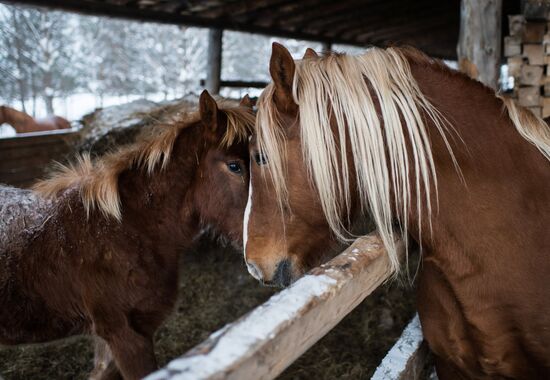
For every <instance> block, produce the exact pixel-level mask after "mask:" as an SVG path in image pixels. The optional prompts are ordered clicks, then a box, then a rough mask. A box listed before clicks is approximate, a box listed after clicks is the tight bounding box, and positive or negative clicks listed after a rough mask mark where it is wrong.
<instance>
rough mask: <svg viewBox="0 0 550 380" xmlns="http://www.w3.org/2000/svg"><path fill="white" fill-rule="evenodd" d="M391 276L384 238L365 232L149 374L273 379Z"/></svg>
mask: <svg viewBox="0 0 550 380" xmlns="http://www.w3.org/2000/svg"><path fill="white" fill-rule="evenodd" d="M389 276H390V264H389V260H388V257H387V255H386V251H385V249H384V246H383V244H382V241H381V240H380V238H379V237H378V236H377V235H375V234H371V235H368V236H366V237H363V238H360V239H358V240H357V241H355V242H354V243H353V244H352V245H351V246H350V247H349V248H348V249H346V250H345V251H344V252H342V253H341V254H340V255H338V256H337V257H335V258H334V259H332V260H331V261H329V262H328V263H326V264H323V265H321V266H320V267H318V268H315V269H314V270H312V271H311V272H310V273H308V274H307V275H305V276H304V277H302V278H301V279H299V280H298V281H296V282H295V283H294V284H292V285H291V286H290V287H289V288H287V289H284V290H282V291H281V292H279V293H277V294H276V295H274V296H272V297H271V298H270V299H269V300H268V301H267V302H266V303H264V304H263V305H261V306H259V307H257V308H255V309H254V310H252V311H251V312H250V313H248V314H247V315H245V316H244V317H242V318H240V319H239V320H237V321H235V322H233V323H231V324H229V325H226V326H225V327H224V328H222V329H221V330H219V331H217V332H215V333H213V334H212V335H211V336H210V337H209V338H208V339H207V340H206V341H204V342H203V343H201V344H200V345H198V346H197V347H195V348H194V349H192V350H191V351H189V352H188V353H186V354H185V355H183V356H182V357H180V358H177V359H175V360H173V361H171V362H170V363H169V364H168V365H167V366H166V367H164V368H162V369H161V370H159V371H157V372H155V373H153V374H151V375H150V376H148V377H147V380H160V379H176V378H177V379H178V380H184V379H190V380H197V379H239V380H240V379H273V378H275V377H276V376H277V375H278V374H280V373H281V372H282V371H283V370H284V369H285V368H286V367H288V366H289V365H290V364H292V362H293V361H294V360H296V359H297V358H298V357H299V356H300V355H302V354H303V353H304V352H305V351H306V350H307V349H308V348H309V347H311V346H312V345H313V344H314V343H315V342H317V341H318V340H319V339H321V338H322V337H323V336H324V335H325V334H326V333H327V332H328V331H330V330H331V329H332V328H333V327H334V326H335V325H336V324H338V322H340V321H341V320H342V318H344V317H345V316H346V315H347V314H348V313H349V312H350V311H351V310H353V308H355V306H357V305H358V304H359V303H360V302H361V301H362V300H363V299H365V297H367V296H368V295H369V294H371V293H372V291H374V290H375V289H376V288H377V287H378V286H379V285H380V284H381V283H383V282H384V281H385V280H386V279H387V278H388V277H389ZM413 335H414V334H413ZM413 346H414V345H413ZM415 347H416V346H415ZM418 347H419V345H418ZM413 351H414V347H413ZM405 367H406V364H405V365H403V368H405ZM397 378H399V377H396V379H397Z"/></svg>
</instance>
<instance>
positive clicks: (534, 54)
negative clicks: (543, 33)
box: [523, 44, 544, 65]
mask: <svg viewBox="0 0 550 380" xmlns="http://www.w3.org/2000/svg"><path fill="white" fill-rule="evenodd" d="M523 56H524V57H527V62H529V64H530V65H543V64H544V47H543V46H542V45H541V44H524V45H523Z"/></svg>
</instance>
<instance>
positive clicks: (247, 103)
mask: <svg viewBox="0 0 550 380" xmlns="http://www.w3.org/2000/svg"><path fill="white" fill-rule="evenodd" d="M239 106H241V107H246V108H250V109H252V108H253V107H254V102H253V101H252V99H250V96H248V94H246V95H245V96H243V98H242V99H241V101H240V103H239Z"/></svg>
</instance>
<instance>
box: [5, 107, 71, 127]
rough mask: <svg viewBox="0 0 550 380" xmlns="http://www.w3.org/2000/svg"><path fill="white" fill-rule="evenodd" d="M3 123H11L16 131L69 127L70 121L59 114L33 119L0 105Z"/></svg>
mask: <svg viewBox="0 0 550 380" xmlns="http://www.w3.org/2000/svg"><path fill="white" fill-rule="evenodd" d="M3 123H6V124H9V125H11V126H12V127H13V128H14V129H15V131H16V132H17V133H27V132H40V131H51V130H55V129H69V128H71V123H69V121H68V120H67V119H64V118H62V117H61V116H48V117H45V118H42V119H34V118H33V117H32V116H29V115H27V114H26V113H24V112H21V111H18V110H16V109H13V108H11V107H8V106H0V125H1V124H3Z"/></svg>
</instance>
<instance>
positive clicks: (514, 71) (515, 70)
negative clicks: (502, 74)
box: [506, 55, 523, 78]
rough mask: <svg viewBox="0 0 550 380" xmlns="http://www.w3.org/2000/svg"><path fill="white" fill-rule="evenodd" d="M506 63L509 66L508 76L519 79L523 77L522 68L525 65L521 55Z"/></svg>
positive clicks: (511, 58) (510, 58) (508, 59)
mask: <svg viewBox="0 0 550 380" xmlns="http://www.w3.org/2000/svg"><path fill="white" fill-rule="evenodd" d="M506 63H507V64H508V75H510V76H513V77H514V78H519V76H520V75H521V66H522V65H523V57H522V56H521V55H516V56H513V57H508V58H507V60H506Z"/></svg>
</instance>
